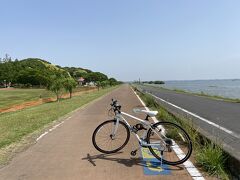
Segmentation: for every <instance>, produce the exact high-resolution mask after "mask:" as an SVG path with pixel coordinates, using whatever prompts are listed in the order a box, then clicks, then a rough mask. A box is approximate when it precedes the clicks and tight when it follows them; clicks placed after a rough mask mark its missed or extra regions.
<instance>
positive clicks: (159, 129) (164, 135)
mask: <svg viewBox="0 0 240 180" xmlns="http://www.w3.org/2000/svg"><path fill="white" fill-rule="evenodd" d="M152 128H153V129H149V131H148V133H147V138H146V141H147V143H149V144H154V142H155V143H156V142H162V143H161V144H163V145H164V147H163V148H164V150H161V151H163V152H162V153H163V155H162V162H163V163H165V164H169V165H178V164H182V163H184V162H185V161H186V160H187V159H188V158H189V157H190V156H191V153H192V142H191V140H190V137H189V135H188V134H187V133H186V131H185V130H184V129H183V128H181V127H180V126H179V125H177V124H174V123H171V122H157V123H155V124H154V125H153V126H152ZM159 146H160V144H159ZM148 148H149V150H150V152H151V153H152V154H153V155H154V156H155V157H156V158H157V159H159V160H161V151H159V148H158V147H157V146H154V147H153V146H149V147H148Z"/></svg>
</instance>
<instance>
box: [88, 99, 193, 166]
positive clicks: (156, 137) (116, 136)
mask: <svg viewBox="0 0 240 180" xmlns="http://www.w3.org/2000/svg"><path fill="white" fill-rule="evenodd" d="M110 111H112V112H114V118H113V119H112V120H107V121H105V122H103V123H101V124H100V125H99V126H98V127H97V128H96V129H95V131H94V132H93V135H92V142H93V145H94V147H95V148H96V149H97V150H98V151H100V152H101V153H105V154H111V153H116V152H118V151H120V150H121V149H123V148H124V146H126V144H127V143H128V142H129V139H130V132H132V133H133V134H134V136H135V137H136V138H137V140H138V142H139V145H140V147H139V148H142V147H143V148H148V149H149V151H150V152H151V154H152V155H153V156H154V157H156V158H157V159H158V160H159V161H160V162H161V163H165V164H169V165H179V164H182V163H184V162H185V161H187V160H188V158H189V157H190V156H191V153H192V142H191V139H190V137H189V135H188V134H187V132H186V131H185V130H184V129H183V128H182V127H180V126H179V125H177V124H174V123H172V122H166V121H159V122H157V123H151V122H150V121H149V118H150V117H154V116H156V115H157V114H158V111H148V110H143V109H139V108H135V109H133V111H134V112H135V113H145V114H146V118H145V119H140V118H138V117H135V116H133V115H130V114H128V113H125V112H122V111H121V105H119V104H118V101H117V100H113V99H112V103H111V109H110ZM124 116H126V117H128V118H131V119H134V120H136V121H138V122H139V123H137V124H135V125H130V124H129V122H128V121H127V120H126V119H125V118H124ZM139 132H142V133H141V136H140V135H138V134H140V133H139ZM139 148H138V149H139ZM138 149H136V150H134V151H132V152H131V155H132V156H135V155H136V152H137V150H138Z"/></svg>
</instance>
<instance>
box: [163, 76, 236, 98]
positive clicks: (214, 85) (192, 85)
mask: <svg viewBox="0 0 240 180" xmlns="http://www.w3.org/2000/svg"><path fill="white" fill-rule="evenodd" d="M160 86H162V87H164V88H168V89H180V90H184V91H188V92H194V93H201V92H204V93H206V94H209V95H217V96H222V97H227V98H234V99H240V79H229V80H195V81H165V84H164V85H160Z"/></svg>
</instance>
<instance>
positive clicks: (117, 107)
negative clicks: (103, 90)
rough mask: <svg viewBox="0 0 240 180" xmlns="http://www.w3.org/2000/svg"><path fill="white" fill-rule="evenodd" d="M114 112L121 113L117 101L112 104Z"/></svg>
mask: <svg viewBox="0 0 240 180" xmlns="http://www.w3.org/2000/svg"><path fill="white" fill-rule="evenodd" d="M110 105H111V106H112V108H113V110H114V112H116V111H118V113H121V107H122V106H121V105H119V104H118V101H117V100H114V99H112V103H111V104H110Z"/></svg>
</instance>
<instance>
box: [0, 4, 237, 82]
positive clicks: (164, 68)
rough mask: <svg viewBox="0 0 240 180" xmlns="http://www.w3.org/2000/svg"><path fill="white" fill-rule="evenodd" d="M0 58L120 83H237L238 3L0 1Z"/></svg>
mask: <svg viewBox="0 0 240 180" xmlns="http://www.w3.org/2000/svg"><path fill="white" fill-rule="evenodd" d="M0 3H1V10H0V22H1V27H0V56H1V57H3V56H4V54H5V53H8V54H10V55H11V56H12V57H13V58H18V59H23V58H28V57H38V58H43V59H45V60H48V61H50V62H52V63H53V64H58V65H61V66H79V67H84V68H89V69H91V70H94V71H101V72H104V73H106V74H107V75H109V76H111V77H115V78H117V79H119V80H124V81H126V80H135V79H138V78H139V77H140V78H141V79H143V80H154V79H160V80H188V79H222V78H224V79H225V78H240V70H239V69H240V11H239V7H240V1H234V0H231V1H226V0H224V1H221V0H211V1H209V0H201V1H193V0H188V1H187V0H181V1H179V0H172V1H167V0H166V1H162V0H121V1H115V0H101V1H99V0H94V1H93V0H87V1H86V0H85V1H80V0H74V1H73V0H65V1H63V0H41V1H36V0H23V1H19V0H0Z"/></svg>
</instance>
